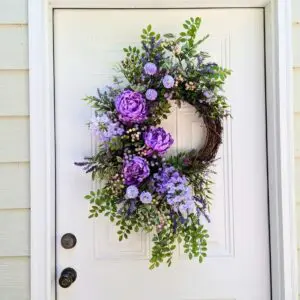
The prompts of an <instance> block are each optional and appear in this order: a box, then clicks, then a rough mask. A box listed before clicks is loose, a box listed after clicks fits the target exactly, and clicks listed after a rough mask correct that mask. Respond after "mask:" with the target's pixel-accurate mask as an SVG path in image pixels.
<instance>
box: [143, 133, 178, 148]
mask: <svg viewBox="0 0 300 300" xmlns="http://www.w3.org/2000/svg"><path fill="white" fill-rule="evenodd" d="M144 142H145V144H146V146H147V147H149V148H150V149H151V150H153V151H157V152H158V153H160V154H163V153H165V152H166V151H167V150H168V149H169V148H170V147H171V145H172V144H173V143H174V140H173V138H172V136H171V134H170V133H167V132H166V131H165V130H164V129H163V128H161V127H158V128H155V127H151V128H150V129H149V130H148V131H147V132H145V133H144Z"/></svg>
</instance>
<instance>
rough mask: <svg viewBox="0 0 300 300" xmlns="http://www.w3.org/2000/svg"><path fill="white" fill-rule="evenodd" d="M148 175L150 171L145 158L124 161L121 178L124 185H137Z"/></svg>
mask: <svg viewBox="0 0 300 300" xmlns="http://www.w3.org/2000/svg"><path fill="white" fill-rule="evenodd" d="M149 175H150V169H149V165H148V162H147V160H146V159H145V158H142V157H140V156H134V157H133V158H132V159H130V160H127V161H125V163H124V166H123V176H124V179H125V184H127V185H135V184H139V183H141V182H142V181H143V180H144V179H145V178H147V177H148V176H149Z"/></svg>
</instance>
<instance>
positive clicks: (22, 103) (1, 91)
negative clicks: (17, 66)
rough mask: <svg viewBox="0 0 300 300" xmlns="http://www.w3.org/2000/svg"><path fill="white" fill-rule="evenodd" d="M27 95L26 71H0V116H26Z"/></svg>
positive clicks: (27, 110)
mask: <svg viewBox="0 0 300 300" xmlns="http://www.w3.org/2000/svg"><path fill="white" fill-rule="evenodd" d="M28 93H29V91H28V71H26V70H17V71H14V70H5V71H1V70H0V99H1V101H0V116H26V115H28V112H29V103H28V102H29V99H28Z"/></svg>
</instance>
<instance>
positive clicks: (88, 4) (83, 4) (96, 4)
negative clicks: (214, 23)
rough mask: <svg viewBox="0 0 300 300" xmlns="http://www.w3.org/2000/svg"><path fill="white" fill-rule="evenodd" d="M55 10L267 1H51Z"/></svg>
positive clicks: (262, 0) (262, 2) (259, 1)
mask: <svg viewBox="0 0 300 300" xmlns="http://www.w3.org/2000/svg"><path fill="white" fill-rule="evenodd" d="M50 3H51V5H52V7H55V8H66V7H68V8H72V7H78V8H200V7H204V8H212V7H264V6H266V5H267V4H268V3H269V1H268V0H185V1H172V0H143V1H139V0H126V1H124V0H114V1H110V0H52V1H50Z"/></svg>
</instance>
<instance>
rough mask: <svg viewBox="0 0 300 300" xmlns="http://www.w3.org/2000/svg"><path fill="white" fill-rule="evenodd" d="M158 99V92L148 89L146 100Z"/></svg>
mask: <svg viewBox="0 0 300 300" xmlns="http://www.w3.org/2000/svg"><path fill="white" fill-rule="evenodd" d="M156 98H157V91H156V90H154V89H148V90H147V91H146V99H147V100H150V101H154V100H156Z"/></svg>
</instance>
